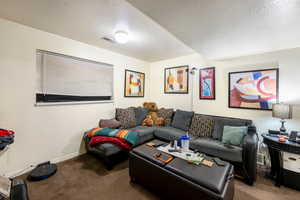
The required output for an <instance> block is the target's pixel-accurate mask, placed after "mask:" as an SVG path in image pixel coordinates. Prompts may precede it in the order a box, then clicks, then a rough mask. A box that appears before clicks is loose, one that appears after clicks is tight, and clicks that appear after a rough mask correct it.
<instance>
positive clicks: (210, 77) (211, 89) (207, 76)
mask: <svg viewBox="0 0 300 200" xmlns="http://www.w3.org/2000/svg"><path fill="white" fill-rule="evenodd" d="M215 83H216V80H215V68H214V67H208V68H203V69H200V70H199V88H200V92H199V94H200V99H207V100H214V99H216V91H215Z"/></svg>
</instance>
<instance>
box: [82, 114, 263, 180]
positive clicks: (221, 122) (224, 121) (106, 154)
mask: <svg viewBox="0 0 300 200" xmlns="http://www.w3.org/2000/svg"><path fill="white" fill-rule="evenodd" d="M195 115H196V114H195ZM197 115H198V116H199V115H200V116H203V117H209V118H212V119H213V120H214V125H213V130H212V131H213V133H212V136H211V137H198V136H193V135H190V137H191V140H190V148H191V149H193V150H198V151H199V152H203V153H205V154H207V155H210V156H215V157H219V158H221V159H223V160H226V161H229V162H230V163H232V164H233V165H234V166H235V169H236V170H238V171H240V172H241V173H242V175H243V177H244V178H245V181H246V182H247V183H248V184H250V185H252V184H253V183H254V181H255V180H256V155H257V146H258V137H257V133H256V128H255V126H253V124H252V121H251V120H247V119H238V118H229V117H219V116H211V115H201V114H197ZM225 125H226V126H247V127H248V132H247V134H246V136H245V137H244V138H243V140H242V143H241V145H239V146H234V145H227V144H223V143H222V134H223V128H224V126H225ZM132 128H134V129H140V131H139V137H138V141H137V145H140V144H144V143H145V142H147V141H150V140H152V139H154V138H157V139H160V140H164V141H171V140H175V139H179V138H180V136H183V135H185V134H186V130H182V129H179V128H175V127H174V126H172V123H171V125H169V126H165V127H145V126H136V127H132ZM84 140H85V142H86V144H88V142H89V141H88V138H87V137H84ZM86 148H87V151H88V152H91V153H96V154H97V155H99V156H101V157H102V158H103V159H104V161H105V162H106V164H107V166H108V168H111V167H112V163H111V158H112V157H115V156H117V155H118V154H120V153H122V149H120V148H119V147H118V146H115V145H113V144H100V145H97V146H95V147H93V148H91V147H89V146H88V145H86Z"/></svg>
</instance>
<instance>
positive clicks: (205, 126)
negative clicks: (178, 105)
mask: <svg viewBox="0 0 300 200" xmlns="http://www.w3.org/2000/svg"><path fill="white" fill-rule="evenodd" d="M213 128H214V119H213V118H211V117H206V116H202V115H199V114H195V115H194V117H193V119H192V123H191V127H190V129H189V133H190V134H191V135H193V136H198V137H211V136H212V131H213Z"/></svg>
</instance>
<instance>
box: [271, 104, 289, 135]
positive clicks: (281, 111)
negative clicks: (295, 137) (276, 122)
mask: <svg viewBox="0 0 300 200" xmlns="http://www.w3.org/2000/svg"><path fill="white" fill-rule="evenodd" d="M272 117H276V118H280V119H281V120H280V122H281V127H280V131H281V132H286V128H285V127H284V123H285V119H292V106H291V105H288V104H282V103H276V104H273V112H272Z"/></svg>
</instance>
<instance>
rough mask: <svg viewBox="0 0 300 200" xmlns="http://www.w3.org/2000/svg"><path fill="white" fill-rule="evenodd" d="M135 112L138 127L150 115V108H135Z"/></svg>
mask: <svg viewBox="0 0 300 200" xmlns="http://www.w3.org/2000/svg"><path fill="white" fill-rule="evenodd" d="M134 112H135V118H136V125H141V124H142V122H143V121H144V119H145V118H146V116H147V114H148V108H143V107H137V108H134Z"/></svg>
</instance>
